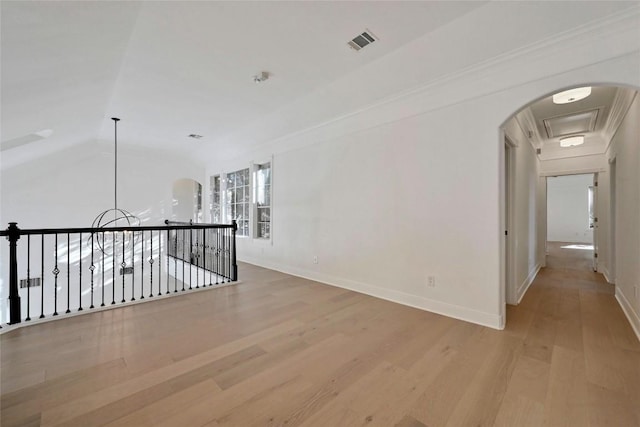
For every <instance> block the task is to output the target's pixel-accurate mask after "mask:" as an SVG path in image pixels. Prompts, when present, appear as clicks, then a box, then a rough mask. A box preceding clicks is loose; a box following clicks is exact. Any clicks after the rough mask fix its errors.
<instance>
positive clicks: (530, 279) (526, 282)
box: [516, 264, 542, 305]
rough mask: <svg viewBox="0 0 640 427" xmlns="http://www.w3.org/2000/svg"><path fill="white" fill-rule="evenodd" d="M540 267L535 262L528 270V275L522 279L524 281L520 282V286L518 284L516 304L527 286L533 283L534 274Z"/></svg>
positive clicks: (525, 291)
mask: <svg viewBox="0 0 640 427" xmlns="http://www.w3.org/2000/svg"><path fill="white" fill-rule="evenodd" d="M541 268H542V265H541V264H536V265H535V266H534V267H533V268H532V269H531V271H530V272H529V275H528V276H527V278H526V279H524V282H522V283H521V284H520V286H518V291H517V292H518V302H517V303H516V305H517V304H520V301H522V298H523V297H524V294H526V293H527V290H528V289H529V286H531V284H532V283H533V281H534V280H535V279H536V276H537V275H538V272H539V271H540V269H541Z"/></svg>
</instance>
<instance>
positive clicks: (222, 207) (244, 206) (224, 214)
mask: <svg viewBox="0 0 640 427" xmlns="http://www.w3.org/2000/svg"><path fill="white" fill-rule="evenodd" d="M272 165H273V160H271V161H268V162H265V163H256V164H254V163H251V165H250V166H249V167H248V168H245V169H240V170H237V171H234V172H229V173H223V174H218V175H212V176H210V178H209V212H210V216H211V222H213V223H215V224H222V223H224V224H230V223H231V221H232V220H235V221H236V222H237V223H238V231H237V235H238V236H245V237H249V236H252V237H253V238H255V239H265V240H268V239H271V231H272V230H271V228H272V225H271V217H272V215H271V214H272V212H273V210H272V206H271V201H272V195H271V194H272V193H271V189H272V179H273V175H272V171H273V167H272Z"/></svg>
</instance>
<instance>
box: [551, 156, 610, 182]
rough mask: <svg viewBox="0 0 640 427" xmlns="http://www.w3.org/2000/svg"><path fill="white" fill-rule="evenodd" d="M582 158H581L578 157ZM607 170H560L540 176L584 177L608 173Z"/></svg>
mask: <svg viewBox="0 0 640 427" xmlns="http://www.w3.org/2000/svg"><path fill="white" fill-rule="evenodd" d="M576 157H580V156H576ZM606 171H607V170H606V169H605V168H586V169H572V170H566V169H563V170H560V171H555V172H554V171H551V172H540V176H545V177H548V176H565V175H583V174H591V173H600V172H606Z"/></svg>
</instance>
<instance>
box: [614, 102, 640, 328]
mask: <svg viewBox="0 0 640 427" xmlns="http://www.w3.org/2000/svg"><path fill="white" fill-rule="evenodd" d="M607 154H608V157H609V158H610V159H613V158H615V159H616V196H615V201H616V206H615V215H616V218H615V221H616V229H615V254H616V261H615V273H614V274H615V284H616V298H617V299H618V301H619V302H620V305H621V306H622V307H623V309H624V310H625V312H626V314H627V317H629V319H630V320H631V322H632V324H633V326H634V328H635V331H636V334H637V335H638V337H639V338H640V263H638V260H639V259H640V216H639V215H638V212H640V185H638V184H639V183H640V97H639V96H638V95H637V94H636V97H635V100H634V102H633V104H632V105H631V107H630V108H629V111H628V112H627V115H626V116H625V119H624V121H623V122H622V124H621V125H620V128H618V131H617V133H616V134H615V136H614V137H613V140H612V143H611V146H610V148H609V152H608V153H607Z"/></svg>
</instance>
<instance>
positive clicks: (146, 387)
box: [0, 260, 640, 427]
mask: <svg viewBox="0 0 640 427" xmlns="http://www.w3.org/2000/svg"><path fill="white" fill-rule="evenodd" d="M565 261H566V260H565ZM565 261H563V263H564V264H563V265H565V267H566V265H569V264H570V263H569V264H567V263H566V262H565ZM240 277H241V278H242V280H243V283H241V284H239V285H237V286H233V287H227V288H220V289H216V290H211V291H207V292H199V293H192V294H187V295H184V296H181V297H176V298H170V299H165V300H161V301H156V302H153V303H146V304H140V305H136V306H131V307H124V308H119V309H115V310H111V311H104V312H99V313H94V314H90V315H85V316H79V317H75V318H70V319H66V320H61V321H56V322H50V323H45V324H40V325H34V326H31V327H27V328H22V329H18V330H15V331H12V332H9V333H6V334H4V335H2V336H1V338H0V339H1V345H2V350H1V356H2V360H1V369H2V371H1V385H2V390H1V391H2V396H1V413H0V420H1V425H2V426H4V427H10V426H98V425H107V426H112V427H113V426H181V427H182V426H210V427H211V426H322V427H328V426H329V427H333V426H338V427H339V426H364V425H366V426H401V427H424V426H429V427H436V426H467V425H468V426H492V425H496V426H529V425H531V426H543V425H545V426H621V427H624V426H638V425H640V342H638V340H637V339H636V337H635V335H634V334H633V331H632V330H631V327H630V326H629V324H628V323H627V320H626V319H625V317H624V315H623V313H622V311H621V310H620V308H619V307H618V305H617V302H616V301H615V299H614V298H613V296H612V286H611V285H608V284H606V283H605V282H604V280H603V279H602V278H601V276H600V275H597V274H594V273H592V272H589V271H586V270H580V269H572V268H547V269H543V270H542V271H541V272H540V274H539V276H538V278H537V279H536V281H535V282H534V284H533V285H532V286H531V288H530V289H529V291H528V293H527V295H526V296H525V298H524V299H523V301H522V303H521V304H520V305H519V306H517V307H508V314H507V316H508V317H507V328H506V330H504V331H496V330H492V329H488V328H484V327H481V326H476V325H473V324H470V323H466V322H462V321H458V320H454V319H450V318H446V317H443V316H439V315H436V314H432V313H427V312H424V311H420V310H416V309H413V308H409V307H404V306H401V305H398V304H394V303H391V302H387V301H383V300H379V299H376V298H372V297H368V296H365V295H361V294H357V293H354V292H350V291H346V290H343V289H340V288H335V287H331V286H327V285H323V284H319V283H315V282H312V281H309V280H305V279H300V278H296V277H292V276H288V275H286V274H282V273H279V272H275V271H271V270H266V269H262V268H259V267H255V266H251V265H246V264H242V265H241V266H240Z"/></svg>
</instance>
